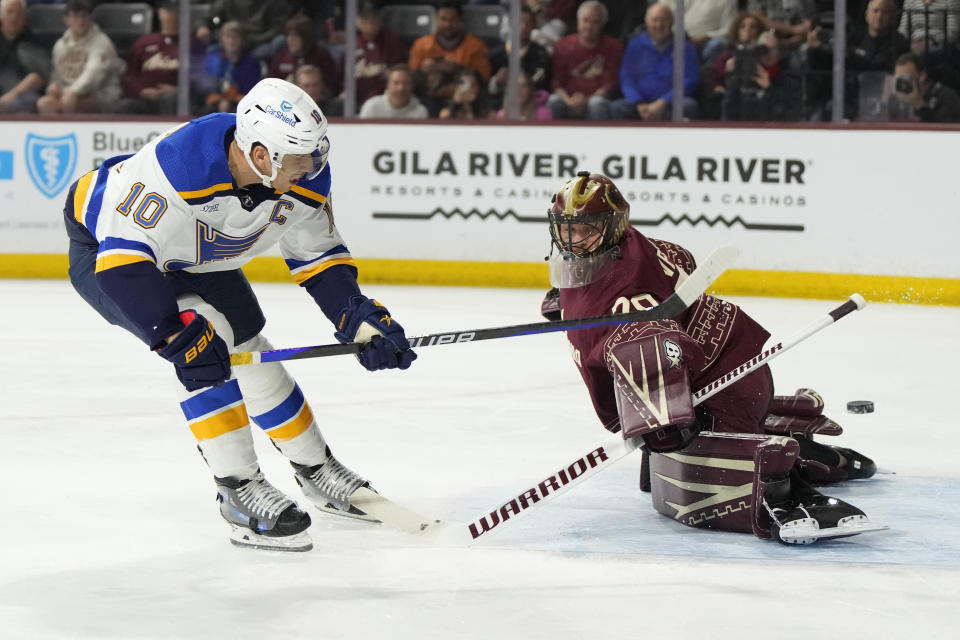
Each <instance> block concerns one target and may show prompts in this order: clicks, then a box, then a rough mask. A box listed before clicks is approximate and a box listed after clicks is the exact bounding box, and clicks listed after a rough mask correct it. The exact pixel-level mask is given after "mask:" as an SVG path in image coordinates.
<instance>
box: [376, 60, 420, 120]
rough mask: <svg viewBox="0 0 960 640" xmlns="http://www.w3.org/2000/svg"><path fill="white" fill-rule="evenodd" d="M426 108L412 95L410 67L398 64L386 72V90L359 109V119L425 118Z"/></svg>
mask: <svg viewBox="0 0 960 640" xmlns="http://www.w3.org/2000/svg"><path fill="white" fill-rule="evenodd" d="M429 115H430V114H429V113H428V112H427V108H426V107H425V106H423V104H422V103H421V102H420V100H419V99H418V98H417V96H415V95H413V74H412V73H411V72H410V67H408V66H407V65H405V64H398V65H396V66H394V67H391V68H390V70H389V71H388V72H387V89H386V91H385V92H384V93H382V94H380V95H379V96H373V97H372V98H368V99H367V101H366V102H364V103H363V106H362V107H360V117H361V118H427V117H429Z"/></svg>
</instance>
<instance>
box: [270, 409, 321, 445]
mask: <svg viewBox="0 0 960 640" xmlns="http://www.w3.org/2000/svg"><path fill="white" fill-rule="evenodd" d="M311 424H313V411H311V410H310V405H309V404H307V403H306V402H304V403H303V409H301V410H300V413H299V414H297V417H296V418H294V419H293V420H291V421H290V422H288V423H287V424H285V425H283V426H282V427H275V428H273V429H270V430H269V431H267V435H268V436H270V437H271V438H272V439H274V440H280V441H281V442H282V441H284V440H290V439H292V438H296V437H297V436H298V435H300V434H301V433H303V432H304V431H306V430H307V429H309V428H310V425H311Z"/></svg>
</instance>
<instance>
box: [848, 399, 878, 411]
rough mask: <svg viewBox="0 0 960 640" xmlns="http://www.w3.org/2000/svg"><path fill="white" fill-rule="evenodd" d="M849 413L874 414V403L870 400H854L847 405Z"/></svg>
mask: <svg viewBox="0 0 960 640" xmlns="http://www.w3.org/2000/svg"><path fill="white" fill-rule="evenodd" d="M847 413H873V403H872V402H870V401H869V400H853V401H851V402H848V403H847Z"/></svg>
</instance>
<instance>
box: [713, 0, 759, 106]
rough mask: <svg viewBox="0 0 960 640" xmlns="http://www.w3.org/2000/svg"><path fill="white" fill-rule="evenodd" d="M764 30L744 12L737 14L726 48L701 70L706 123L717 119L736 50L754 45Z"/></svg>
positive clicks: (733, 64)
mask: <svg viewBox="0 0 960 640" xmlns="http://www.w3.org/2000/svg"><path fill="white" fill-rule="evenodd" d="M762 30H763V23H761V22H760V18H758V17H757V16H756V15H754V14H752V13H749V12H747V11H742V12H740V13H738V14H737V17H736V18H734V20H733V22H732V23H731V24H730V30H729V31H728V32H727V42H726V48H725V49H724V50H723V51H722V52H721V53H720V55H718V56H717V58H716V60H714V61H713V62H711V63H710V64H708V65H707V66H706V67H705V68H704V69H702V70H701V74H702V76H701V77H702V81H701V87H700V117H701V118H703V119H706V120H719V119H720V116H721V103H722V102H723V94H724V91H726V84H727V76H728V75H729V74H730V73H732V72H733V70H734V66H735V64H736V62H735V61H734V59H733V58H734V56H736V54H737V52H738V51H745V50H749V49H750V48H752V47H753V46H754V45H756V44H757V38H759V37H760V32H761V31H762Z"/></svg>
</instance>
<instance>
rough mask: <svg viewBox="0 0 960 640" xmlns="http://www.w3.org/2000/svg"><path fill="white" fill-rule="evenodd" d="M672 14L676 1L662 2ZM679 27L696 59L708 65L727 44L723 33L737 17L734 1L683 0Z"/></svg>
mask: <svg viewBox="0 0 960 640" xmlns="http://www.w3.org/2000/svg"><path fill="white" fill-rule="evenodd" d="M663 4H665V5H667V6H668V7H669V8H670V10H671V11H674V12H676V10H677V0H663ZM683 6H684V10H683V28H684V31H686V32H687V38H688V39H689V40H690V42H692V43H693V46H695V47H696V48H697V52H698V53H699V54H700V59H701V60H703V61H704V62H705V63H708V62H710V61H711V60H713V59H714V58H716V57H717V56H718V55H720V53H721V52H723V49H724V46H725V45H726V44H727V32H728V31H729V30H730V24H731V23H732V22H733V20H734V18H736V17H737V0H686V1H685V2H684V3H683Z"/></svg>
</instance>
